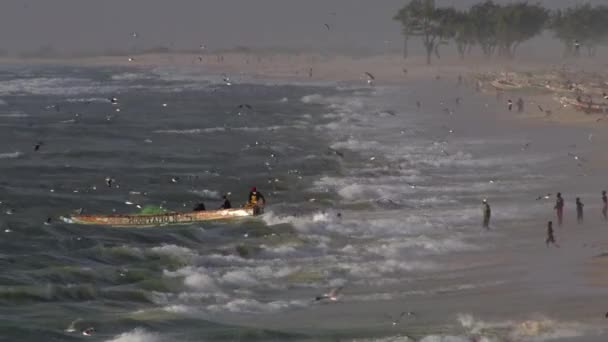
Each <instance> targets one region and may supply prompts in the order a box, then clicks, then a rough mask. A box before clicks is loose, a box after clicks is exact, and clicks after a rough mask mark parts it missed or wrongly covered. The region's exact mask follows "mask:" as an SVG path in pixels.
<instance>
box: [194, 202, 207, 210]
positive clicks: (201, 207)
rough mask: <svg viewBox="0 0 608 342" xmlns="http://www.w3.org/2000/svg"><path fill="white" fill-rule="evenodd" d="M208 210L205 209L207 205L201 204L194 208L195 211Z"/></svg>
mask: <svg viewBox="0 0 608 342" xmlns="http://www.w3.org/2000/svg"><path fill="white" fill-rule="evenodd" d="M205 210H207V209H205V203H203V202H201V203H199V204H197V205H196V207H194V210H193V211H205Z"/></svg>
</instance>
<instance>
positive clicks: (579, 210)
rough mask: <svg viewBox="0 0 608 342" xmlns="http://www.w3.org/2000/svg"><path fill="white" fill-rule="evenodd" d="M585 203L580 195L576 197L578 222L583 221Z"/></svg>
mask: <svg viewBox="0 0 608 342" xmlns="http://www.w3.org/2000/svg"><path fill="white" fill-rule="evenodd" d="M584 206H585V205H584V204H583V202H581V199H580V198H579V197H577V198H576V222H578V223H579V224H580V223H583V207H584Z"/></svg>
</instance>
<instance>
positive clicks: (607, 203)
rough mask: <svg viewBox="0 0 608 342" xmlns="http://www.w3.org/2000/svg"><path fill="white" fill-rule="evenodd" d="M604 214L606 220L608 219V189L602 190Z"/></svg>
mask: <svg viewBox="0 0 608 342" xmlns="http://www.w3.org/2000/svg"><path fill="white" fill-rule="evenodd" d="M602 216H603V217H604V221H606V220H608V196H606V190H604V191H602Z"/></svg>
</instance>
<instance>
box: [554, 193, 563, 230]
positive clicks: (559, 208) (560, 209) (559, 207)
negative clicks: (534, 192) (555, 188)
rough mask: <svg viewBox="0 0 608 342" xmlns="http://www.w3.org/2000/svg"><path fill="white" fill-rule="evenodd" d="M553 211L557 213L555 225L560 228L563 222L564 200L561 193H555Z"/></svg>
mask: <svg viewBox="0 0 608 342" xmlns="http://www.w3.org/2000/svg"><path fill="white" fill-rule="evenodd" d="M554 209H555V211H556V213H557V225H558V226H561V225H562V223H563V221H564V199H563V198H562V193H561V192H558V193H557V198H556V199H555V207H554Z"/></svg>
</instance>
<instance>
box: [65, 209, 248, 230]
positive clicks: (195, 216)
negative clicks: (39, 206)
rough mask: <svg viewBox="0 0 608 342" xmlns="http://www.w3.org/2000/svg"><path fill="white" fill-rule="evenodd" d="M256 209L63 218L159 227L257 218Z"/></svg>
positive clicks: (98, 222)
mask: <svg viewBox="0 0 608 342" xmlns="http://www.w3.org/2000/svg"><path fill="white" fill-rule="evenodd" d="M257 214H258V212H257V211H255V210H254V208H234V209H220V210H208V211H195V212H187V213H166V214H152V215H73V216H69V217H61V219H62V220H63V221H64V222H66V223H74V224H86V225H102V226H111V227H158V226H166V225H174V224H190V223H197V222H205V221H216V220H226V219H234V218H243V217H251V216H256V215H257Z"/></svg>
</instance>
